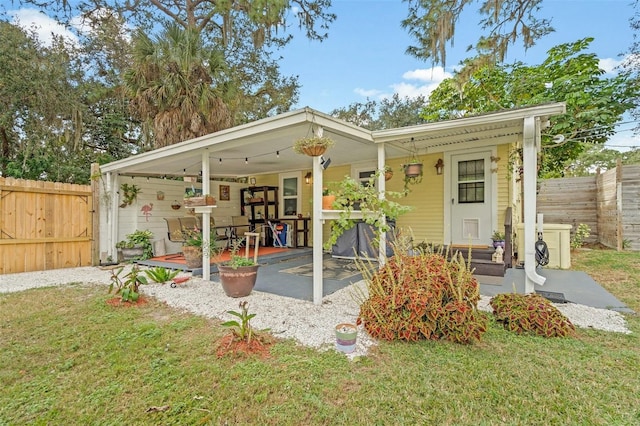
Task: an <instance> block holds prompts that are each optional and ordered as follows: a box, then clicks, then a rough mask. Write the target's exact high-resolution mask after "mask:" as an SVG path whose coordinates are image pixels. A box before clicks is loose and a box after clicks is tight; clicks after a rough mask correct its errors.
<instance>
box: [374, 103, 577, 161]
mask: <svg viewBox="0 0 640 426" xmlns="http://www.w3.org/2000/svg"><path fill="white" fill-rule="evenodd" d="M565 110H566V108H565V104H564V103H551V104H544V105H538V106H533V107H526V108H518V109H511V110H508V111H500V112H492V113H487V114H482V115H477V116H472V117H464V118H457V119H453V120H447V121H439V122H434V123H427V124H421V125H417V126H408V127H402V128H397V129H388V130H378V131H374V132H372V136H373V139H374V141H375V142H376V143H386V144H387V146H394V147H396V148H398V149H402V148H404V149H405V150H410V149H411V147H412V145H413V144H415V147H416V149H417V150H418V153H420V154H424V153H427V152H434V151H446V150H450V149H465V148H467V147H469V146H483V145H498V144H503V143H512V142H516V141H517V140H520V139H521V138H522V135H523V129H524V119H525V118H527V117H535V118H537V119H540V122H541V124H542V126H541V127H542V128H544V127H546V123H547V121H548V119H549V117H551V116H553V115H558V114H563V113H564V112H565Z"/></svg>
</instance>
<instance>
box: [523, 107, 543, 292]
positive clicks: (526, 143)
mask: <svg viewBox="0 0 640 426" xmlns="http://www.w3.org/2000/svg"><path fill="white" fill-rule="evenodd" d="M522 134H523V135H522V138H523V141H522V156H523V160H522V167H523V174H524V176H523V187H524V200H523V204H524V271H525V282H524V292H525V294H529V293H533V292H534V291H535V287H534V285H535V284H537V285H544V282H545V281H546V278H545V277H543V276H541V275H538V273H537V272H536V258H535V243H536V240H535V236H536V211H537V205H536V202H537V200H536V198H537V195H536V184H537V178H538V151H539V150H540V119H539V118H536V117H526V118H525V119H524V127H523V132H522Z"/></svg>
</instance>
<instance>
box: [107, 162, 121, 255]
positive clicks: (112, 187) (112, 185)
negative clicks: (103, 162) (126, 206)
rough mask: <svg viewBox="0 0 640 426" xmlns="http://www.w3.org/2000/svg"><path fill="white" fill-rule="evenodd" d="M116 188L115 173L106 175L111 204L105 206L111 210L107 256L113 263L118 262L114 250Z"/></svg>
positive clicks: (116, 216) (116, 236)
mask: <svg viewBox="0 0 640 426" xmlns="http://www.w3.org/2000/svg"><path fill="white" fill-rule="evenodd" d="M118 187H119V179H118V174H117V173H111V172H108V173H107V191H108V192H109V194H111V197H110V200H111V203H110V205H109V206H107V208H108V209H110V210H111V214H110V224H109V225H108V226H109V232H108V244H109V251H108V252H109V255H110V256H111V259H112V260H113V261H115V262H117V261H118V250H116V248H115V246H116V241H117V240H118V227H119V226H120V225H119V211H118V202H119V200H118Z"/></svg>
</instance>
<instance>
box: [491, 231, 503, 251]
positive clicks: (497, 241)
mask: <svg viewBox="0 0 640 426" xmlns="http://www.w3.org/2000/svg"><path fill="white" fill-rule="evenodd" d="M491 239H492V240H493V248H498V247H502V248H503V249H504V244H505V243H504V232H500V231H493V234H492V235H491Z"/></svg>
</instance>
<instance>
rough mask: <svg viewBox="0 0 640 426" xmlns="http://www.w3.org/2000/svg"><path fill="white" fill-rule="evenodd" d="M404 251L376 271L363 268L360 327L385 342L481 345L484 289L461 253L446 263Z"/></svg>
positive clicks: (431, 255) (484, 325) (484, 320)
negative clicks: (481, 290)
mask: <svg viewBox="0 0 640 426" xmlns="http://www.w3.org/2000/svg"><path fill="white" fill-rule="evenodd" d="M402 253H406V251H405V252H403V251H399V250H396V255H395V256H394V257H392V258H390V259H387V262H386V264H385V266H384V267H383V268H381V269H380V270H378V271H376V272H373V273H367V270H366V268H361V271H362V272H363V276H364V278H365V280H366V282H367V287H368V295H367V296H366V297H363V301H362V303H361V305H360V314H359V316H358V324H364V328H365V329H366V330H367V332H368V333H369V335H371V336H372V337H374V338H380V339H385V340H408V341H417V340H420V339H430V340H439V339H446V340H449V341H452V342H457V343H471V342H473V341H479V340H480V338H481V336H482V334H483V333H484V332H485V331H486V329H487V317H486V316H485V314H483V313H481V312H479V311H478V310H477V304H478V300H479V299H480V293H479V288H480V286H479V284H478V281H477V280H476V279H475V278H474V277H473V275H472V273H471V271H470V270H469V268H468V267H467V265H466V264H465V261H464V259H463V258H462V255H457V256H453V258H452V259H451V260H447V259H446V257H445V256H443V255H442V254H438V253H420V255H418V256H409V255H406V254H402Z"/></svg>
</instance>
